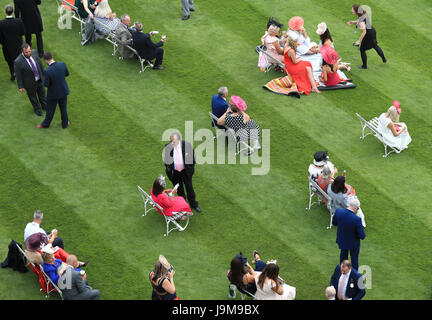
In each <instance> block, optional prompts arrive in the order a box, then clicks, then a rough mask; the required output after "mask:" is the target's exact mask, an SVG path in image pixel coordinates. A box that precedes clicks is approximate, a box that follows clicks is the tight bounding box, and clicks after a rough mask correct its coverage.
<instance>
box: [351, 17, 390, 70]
mask: <svg viewBox="0 0 432 320" xmlns="http://www.w3.org/2000/svg"><path fill="white" fill-rule="evenodd" d="M360 22H364V23H365V26H366V34H365V36H364V37H363V40H362V42H361V44H360V55H361V58H362V62H363V65H362V67H363V68H367V56H366V50H370V49H375V51H376V52H377V53H378V55H379V56H380V57H381V59H382V60H383V62H387V60H386V58H385V57H384V52H383V51H382V49H381V48H380V47H379V46H378V41H377V39H376V31H375V28H374V27H373V26H372V24H371V23H370V19H369V16H368V14H367V13H365V14H363V15H362V16H361V17H359V18H358V20H357V26H360Z"/></svg>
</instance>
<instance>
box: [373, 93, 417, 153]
mask: <svg viewBox="0 0 432 320" xmlns="http://www.w3.org/2000/svg"><path fill="white" fill-rule="evenodd" d="M401 112H402V110H401V108H400V103H399V101H397V100H393V105H392V106H390V108H388V110H387V112H385V113H382V114H381V115H380V117H379V118H378V121H379V125H378V131H379V132H380V133H381V134H382V135H383V138H384V141H385V142H386V143H387V144H388V145H389V146H391V147H395V148H398V149H399V150H404V149H406V148H408V144H409V143H410V142H411V136H410V135H409V133H408V130H407V126H406V124H405V123H403V122H399V115H400V113H401Z"/></svg>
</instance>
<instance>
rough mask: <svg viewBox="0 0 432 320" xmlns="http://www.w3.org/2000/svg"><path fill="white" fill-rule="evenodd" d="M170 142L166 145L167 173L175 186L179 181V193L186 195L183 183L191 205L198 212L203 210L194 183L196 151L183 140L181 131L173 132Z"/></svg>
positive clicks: (165, 160)
mask: <svg viewBox="0 0 432 320" xmlns="http://www.w3.org/2000/svg"><path fill="white" fill-rule="evenodd" d="M170 141H171V142H170V143H168V144H166V145H165V149H164V162H165V166H166V174H167V176H168V178H169V179H170V180H171V182H172V184H173V186H175V185H176V184H177V183H178V184H179V187H178V189H177V194H178V195H179V196H182V197H183V198H185V199H186V197H185V192H184V189H183V185H184V186H185V187H186V193H187V200H188V202H189V205H190V206H191V207H192V208H193V209H194V210H195V211H196V212H198V213H200V212H201V209H200V207H198V202H197V201H196V199H195V191H194V188H193V185H192V176H193V174H194V166H195V151H194V149H193V147H192V145H191V144H190V143H189V142H186V141H183V140H182V139H181V136H180V134H179V133H173V134H172V135H171V137H170Z"/></svg>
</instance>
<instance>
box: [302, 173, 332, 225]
mask: <svg viewBox="0 0 432 320" xmlns="http://www.w3.org/2000/svg"><path fill="white" fill-rule="evenodd" d="M308 180H309V207H307V208H306V210H307V211H309V210H310V208H311V207H312V206H313V205H314V204H318V205H319V204H321V199H323V198H325V199H327V209H328V210H329V212H330V225H329V226H328V227H327V229H331V227H332V220H333V213H332V211H331V205H332V201H333V199H332V198H330V196H329V195H328V194H327V192H326V191H324V190H323V189H321V187H320V186H319V185H318V184H317V183H316V182H315V181H314V180H313V179H312V178H311V177H309V178H308ZM313 196H316V197H317V201H316V202H312V198H313ZM306 213H307V212H306Z"/></svg>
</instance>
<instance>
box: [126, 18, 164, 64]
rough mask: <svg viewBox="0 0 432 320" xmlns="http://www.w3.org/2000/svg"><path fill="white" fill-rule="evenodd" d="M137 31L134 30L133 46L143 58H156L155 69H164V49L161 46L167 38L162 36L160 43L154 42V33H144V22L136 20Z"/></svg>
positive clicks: (149, 59)
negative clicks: (152, 37)
mask: <svg viewBox="0 0 432 320" xmlns="http://www.w3.org/2000/svg"><path fill="white" fill-rule="evenodd" d="M134 28H135V31H134V32H132V40H133V46H134V48H135V50H136V51H137V52H138V54H139V55H140V57H141V58H142V59H145V60H148V61H151V60H153V59H154V58H156V61H155V63H154V66H153V69H155V70H163V69H165V68H164V67H162V66H161V64H162V61H163V55H164V49H163V48H161V47H162V46H163V45H164V43H165V42H166V38H164V37H163V38H162V39H161V41H159V42H158V43H154V42H153V41H152V39H151V38H150V37H151V36H152V35H153V33H152V32H150V33H143V32H142V24H141V23H140V22H136V23H135V25H134Z"/></svg>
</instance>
